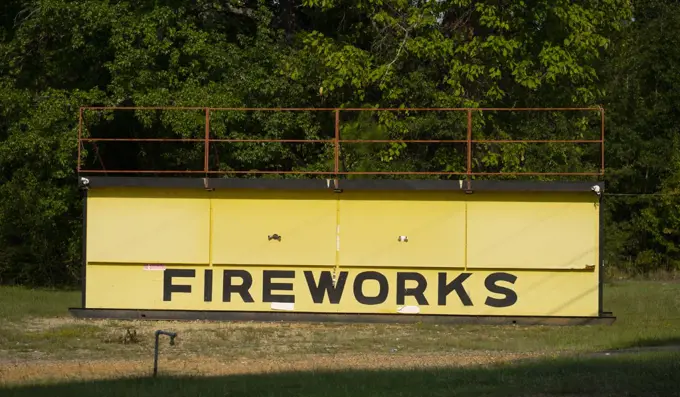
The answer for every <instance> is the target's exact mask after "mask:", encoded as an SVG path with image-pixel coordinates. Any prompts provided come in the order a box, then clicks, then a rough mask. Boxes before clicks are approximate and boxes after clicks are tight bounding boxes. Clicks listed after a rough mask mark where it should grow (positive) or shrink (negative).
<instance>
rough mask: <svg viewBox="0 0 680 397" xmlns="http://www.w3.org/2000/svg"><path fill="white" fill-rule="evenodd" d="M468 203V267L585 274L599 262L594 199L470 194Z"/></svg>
mask: <svg viewBox="0 0 680 397" xmlns="http://www.w3.org/2000/svg"><path fill="white" fill-rule="evenodd" d="M469 200H470V202H469V203H468V220H467V228H468V229H467V232H468V238H467V239H468V247H467V248H468V250H467V252H468V268H495V269H503V268H506V269H507V268H514V269H585V268H586V267H587V266H596V265H597V261H598V246H599V242H598V227H599V208H598V203H597V197H596V196H595V195H594V194H589V193H583V194H578V195H577V194H574V193H569V194H556V193H543V194H537V193H532V194H530V195H521V194H516V193H493V194H492V193H481V192H480V193H475V194H473V195H471V196H469Z"/></svg>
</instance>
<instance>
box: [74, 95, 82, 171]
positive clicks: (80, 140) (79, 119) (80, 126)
mask: <svg viewBox="0 0 680 397" xmlns="http://www.w3.org/2000/svg"><path fill="white" fill-rule="evenodd" d="M82 139H83V108H82V107H81V108H80V115H79V117H78V165H77V167H76V170H77V171H78V174H80V156H81V148H80V146H81V145H82V144H83V141H82Z"/></svg>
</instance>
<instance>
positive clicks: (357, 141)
mask: <svg viewBox="0 0 680 397" xmlns="http://www.w3.org/2000/svg"><path fill="white" fill-rule="evenodd" d="M80 141H81V142H205V139H202V138H81V139H80ZM208 142H250V143H266V142H271V143H277V142H280V143H333V142H335V140H334V139H222V138H210V139H208ZM338 142H340V143H467V142H468V141H467V140H465V139H340V140H339V141H338ZM470 142H471V143H602V141H601V140H599V139H596V140H595V139H574V140H568V139H499V140H494V139H480V140H476V139H473V140H472V141H470Z"/></svg>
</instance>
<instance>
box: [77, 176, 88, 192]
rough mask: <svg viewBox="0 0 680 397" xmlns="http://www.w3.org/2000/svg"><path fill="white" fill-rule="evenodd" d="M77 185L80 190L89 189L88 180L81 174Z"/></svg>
mask: <svg viewBox="0 0 680 397" xmlns="http://www.w3.org/2000/svg"><path fill="white" fill-rule="evenodd" d="M78 187H79V188H80V189H82V190H88V189H90V180H89V179H87V178H85V177H82V176H81V177H80V179H79V180H78Z"/></svg>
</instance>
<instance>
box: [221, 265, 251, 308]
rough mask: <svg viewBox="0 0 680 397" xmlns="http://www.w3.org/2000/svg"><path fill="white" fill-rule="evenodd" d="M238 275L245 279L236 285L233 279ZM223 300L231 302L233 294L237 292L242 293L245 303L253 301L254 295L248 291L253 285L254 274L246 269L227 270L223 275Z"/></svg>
mask: <svg viewBox="0 0 680 397" xmlns="http://www.w3.org/2000/svg"><path fill="white" fill-rule="evenodd" d="M234 277H238V278H240V279H242V280H243V282H242V283H241V284H240V285H234V284H232V283H231V280H232V279H233V278H234ZM223 280H224V282H223V286H222V302H231V294H233V293H234V292H236V293H237V294H239V295H241V299H242V300H243V302H245V303H253V302H255V301H254V300H253V296H252V295H250V292H249V291H248V290H249V289H250V287H252V285H253V276H251V275H250V273H248V272H247V271H245V270H225V271H224V275H223Z"/></svg>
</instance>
